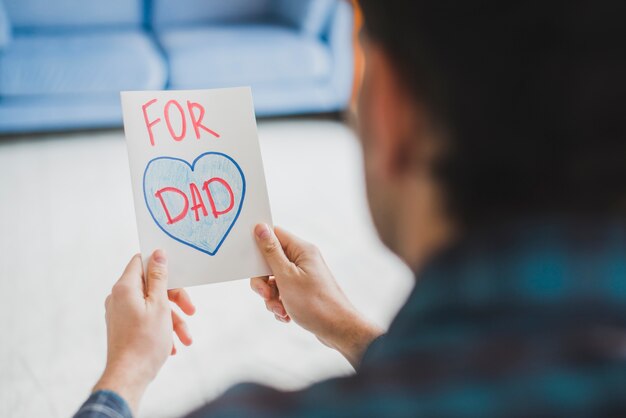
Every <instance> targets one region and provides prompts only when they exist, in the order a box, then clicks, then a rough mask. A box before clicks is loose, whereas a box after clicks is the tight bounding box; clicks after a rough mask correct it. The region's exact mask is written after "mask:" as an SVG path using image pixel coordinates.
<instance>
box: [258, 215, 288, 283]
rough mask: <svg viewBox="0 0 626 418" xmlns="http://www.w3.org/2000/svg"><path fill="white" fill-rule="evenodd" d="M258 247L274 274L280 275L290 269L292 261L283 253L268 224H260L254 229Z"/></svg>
mask: <svg viewBox="0 0 626 418" xmlns="http://www.w3.org/2000/svg"><path fill="white" fill-rule="evenodd" d="M254 236H255V237H256V241H257V245H258V246H259V249H260V250H261V253H262V254H263V257H264V258H265V261H267V264H268V265H269V266H270V269H271V270H272V272H273V273H274V274H280V273H282V272H285V271H286V270H287V269H288V268H290V266H291V265H292V264H291V261H289V259H288V258H287V256H286V255H285V253H284V251H283V247H282V246H281V244H280V241H278V238H277V237H276V235H275V234H274V232H272V230H271V228H270V227H269V226H267V225H266V224H258V225H257V226H256V227H255V228H254Z"/></svg>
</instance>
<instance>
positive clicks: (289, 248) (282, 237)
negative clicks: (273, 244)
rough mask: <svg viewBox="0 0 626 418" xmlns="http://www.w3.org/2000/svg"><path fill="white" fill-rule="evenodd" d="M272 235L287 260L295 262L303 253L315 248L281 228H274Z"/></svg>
mask: <svg viewBox="0 0 626 418" xmlns="http://www.w3.org/2000/svg"><path fill="white" fill-rule="evenodd" d="M274 233H275V234H276V237H277V238H278V240H279V241H280V243H281V244H282V246H283V250H284V251H285V255H286V256H287V258H289V260H292V261H295V260H296V259H297V258H298V256H299V255H301V254H302V253H303V252H306V251H307V250H310V249H312V248H315V247H314V245H313V244H311V243H310V242H308V241H305V240H303V239H302V238H300V237H298V236H296V235H294V234H292V233H291V232H289V231H287V230H286V229H283V228H281V227H278V226H277V227H275V228H274Z"/></svg>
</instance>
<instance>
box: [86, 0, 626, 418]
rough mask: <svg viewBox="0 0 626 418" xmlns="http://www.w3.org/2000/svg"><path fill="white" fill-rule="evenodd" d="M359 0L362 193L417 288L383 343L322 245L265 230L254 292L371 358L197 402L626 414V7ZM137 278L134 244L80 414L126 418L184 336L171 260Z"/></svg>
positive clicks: (280, 315) (317, 409)
mask: <svg viewBox="0 0 626 418" xmlns="http://www.w3.org/2000/svg"><path fill="white" fill-rule="evenodd" d="M361 5H362V8H363V14H364V18H365V34H364V48H365V53H366V71H365V76H364V82H363V87H362V92H361V98H360V109H359V128H360V134H361V137H362V144H363V151H364V162H365V173H366V180H367V192H368V198H369V204H370V209H371V212H372V215H373V219H374V222H375V225H376V227H377V229H378V232H379V234H380V237H381V239H382V241H383V242H384V243H385V244H386V245H387V246H388V247H389V248H390V249H392V250H393V251H394V252H395V253H396V254H398V255H399V256H400V257H401V258H402V259H403V260H404V261H405V262H406V263H407V264H408V265H409V266H411V268H412V269H413V270H414V271H415V272H416V277H417V283H416V287H415V290H414V291H413V294H412V295H411V296H410V298H409V299H408V301H407V303H406V305H405V307H404V308H403V309H402V310H401V312H400V313H399V315H398V317H397V318H396V319H395V321H394V322H393V324H392V325H391V328H390V329H389V331H388V332H387V333H386V335H384V336H382V337H381V334H382V330H380V329H378V328H376V327H375V326H373V325H371V324H370V323H368V322H367V321H366V320H364V319H363V318H362V316H361V315H360V314H359V313H358V312H357V311H356V310H355V309H354V308H353V307H352V305H350V303H349V301H348V300H347V299H346V297H345V296H344V295H343V293H342V292H341V289H339V287H338V286H337V284H336V282H335V281H334V279H333V277H332V274H331V273H330V271H329V270H328V268H327V267H326V265H325V264H324V261H323V259H322V257H321V255H320V254H319V252H318V251H317V250H316V249H315V247H313V246H311V245H310V244H308V243H306V242H304V241H302V240H301V239H299V238H297V237H295V236H293V235H291V234H290V233H288V232H287V231H284V230H282V229H279V228H276V229H275V230H271V229H269V228H268V227H267V226H265V225H258V226H257V227H256V229H255V235H256V239H257V241H258V244H259V247H260V249H261V251H262V252H263V254H264V255H265V257H266V259H267V262H268V263H269V265H270V267H271V269H272V272H273V273H274V276H273V277H271V278H267V277H266V278H254V279H252V280H251V286H252V288H253V289H254V290H256V291H257V292H258V293H259V294H260V295H261V296H262V297H263V299H264V300H265V303H266V305H267V307H268V308H269V309H270V310H271V311H272V312H274V314H275V315H276V318H277V319H279V320H281V321H290V320H293V321H295V322H296V323H297V324H299V325H300V326H302V327H304V328H305V329H307V330H309V331H311V332H312V333H314V334H315V335H316V336H317V337H318V338H319V339H320V340H321V341H322V342H323V343H324V344H327V345H328V346H330V347H333V348H335V349H337V350H338V351H339V352H341V353H342V354H343V355H344V356H345V357H346V358H347V359H348V360H349V361H350V362H351V363H352V364H353V365H354V366H355V368H356V369H357V373H356V374H355V375H354V376H350V377H344V378H338V379H332V380H328V381H325V382H321V383H319V384H316V385H313V386H312V387H310V388H308V389H305V390H302V391H298V392H290V393H282V392H279V391H276V390H272V389H269V388H264V387H260V386H255V385H242V386H238V387H236V388H234V389H232V390H231V391H229V392H227V393H226V394H225V395H224V396H223V397H221V398H220V399H218V400H216V401H215V402H212V403H210V404H208V405H206V406H205V407H203V408H201V409H199V410H197V411H195V412H192V413H191V415H190V417H223V416H228V417H248V416H250V417H281V416H310V417H335V416H336V417H345V416H376V417H390V416H410V417H435V416H436V417H444V416H454V417H461V416H463V417H464V416H480V417H491V416H506V417H516V416H520V417H529V416H566V417H577V416H594V417H598V416H607V417H617V416H626V359H625V356H626V309H625V308H626V161H625V158H626V135H625V128H624V125H625V123H624V120H625V117H624V104H625V103H626V82H625V78H626V54H624V50H625V46H624V39H626V30H625V29H624V28H625V27H626V25H624V24H623V22H624V18H625V17H626V3H624V2H622V1H614V2H612V1H594V2H588V1H567V2H565V1H547V0H545V1H541V2H532V1H531V2H528V1H524V2H511V1H489V0H484V1H473V2H470V1H451V0H430V1H426V0H423V1H420V0H413V1H409V0H407V1H402V0H386V1H380V0H362V1H361ZM141 274H142V273H141V265H140V261H139V258H138V257H137V256H135V257H134V258H133V259H132V260H131V262H130V264H129V265H128V267H127V268H126V271H125V272H124V274H123V275H122V277H121V278H120V280H119V281H118V283H117V284H116V285H115V287H114V288H113V291H112V293H111V295H110V296H109V298H108V299H107V327H108V358H107V366H106V369H105V372H104V374H103V376H102V378H101V379H100V381H99V382H98V383H97V384H96V386H95V388H94V393H93V394H92V396H91V397H90V398H89V400H88V401H87V402H86V403H85V404H84V405H83V407H82V408H81V410H80V411H79V412H78V413H77V415H76V416H77V417H81V418H82V417H92V416H93V417H128V416H130V415H131V411H136V410H137V408H138V404H139V400H140V398H141V394H142V392H143V390H144V389H145V387H146V386H147V385H148V384H149V382H150V381H151V380H152V379H153V378H154V377H155V376H156V374H157V373H158V371H159V369H160V367H161V365H162V364H163V363H164V362H165V360H166V359H167V357H168V354H169V353H170V351H171V350H172V327H173V329H174V331H175V333H176V334H177V335H178V336H179V338H180V340H181V341H182V342H183V343H185V344H187V343H190V342H191V341H190V336H189V335H188V332H187V331H186V329H185V327H184V323H183V322H182V320H181V319H180V318H178V317H177V316H174V317H173V318H172V317H171V314H170V307H169V304H168V292H167V261H166V256H165V254H163V253H162V252H161V251H156V252H155V253H154V254H153V256H152V258H151V260H150V261H149V264H148V268H147V271H146V284H145V288H144V287H143V285H142V277H141ZM381 281H384V278H381ZM367 285H371V286H374V285H376V284H367ZM170 299H171V300H173V301H174V302H176V303H177V304H178V305H179V306H180V307H181V308H182V309H183V311H185V312H186V313H192V312H193V305H191V302H190V301H189V298H188V297H187V295H186V294H185V293H184V291H172V292H170Z"/></svg>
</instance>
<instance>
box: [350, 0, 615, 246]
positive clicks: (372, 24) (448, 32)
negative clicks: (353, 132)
mask: <svg viewBox="0 0 626 418" xmlns="http://www.w3.org/2000/svg"><path fill="white" fill-rule="evenodd" d="M360 4H361V7H362V10H363V15H364V20H365V29H364V36H363V39H364V41H363V44H364V50H365V55H366V70H365V76H364V80H363V86H362V91H361V97H360V106H359V125H360V131H361V136H362V138H363V146H364V157H365V168H366V176H367V184H368V197H369V201H370V206H371V209H372V214H373V217H374V221H375V224H376V226H377V228H378V230H379V233H380V235H381V237H382V239H383V241H384V242H385V243H386V244H387V245H388V246H390V247H391V248H392V249H393V250H394V251H396V252H398V253H400V254H401V255H403V256H405V258H408V256H407V255H406V254H403V252H406V250H405V249H404V248H403V247H406V245H407V242H408V241H410V240H419V239H421V238H420V236H421V234H422V233H423V234H424V236H425V237H426V238H425V239H431V240H434V241H436V237H437V236H444V235H446V233H447V232H444V231H448V232H449V229H450V228H454V229H455V230H459V229H466V228H478V227H481V226H483V225H485V224H488V223H492V222H496V221H502V220H506V219H509V218H513V217H519V216H532V215H543V214H548V213H550V214H555V213H556V214H583V213H584V214H592V215H593V216H606V215H610V214H618V215H619V216H623V215H624V214H625V213H626V130H625V127H624V126H625V123H624V122H626V116H625V115H626V113H625V110H624V109H626V108H625V103H626V53H625V52H624V51H625V50H626V48H625V42H624V39H626V25H624V24H623V21H624V17H626V2H623V1H594V2H589V1H550V0H546V1H541V2H528V1H519V2H517V1H515V2H511V1H495V0H483V1H462V0H458V1H452V0H430V1H423V0H422V1H420V0H385V1H380V0H360ZM409 225H411V227H409ZM433 228H434V230H433ZM416 229H419V230H416ZM429 229H430V231H428V230H429ZM411 235H415V236H417V237H415V238H410V236H411ZM433 236H434V237H435V238H432V237H433ZM428 237H431V238H428ZM434 241H433V242H434ZM429 245H430V244H427V243H422V244H419V243H415V242H414V243H413V244H412V247H414V248H418V247H420V246H423V247H428V246H429Z"/></svg>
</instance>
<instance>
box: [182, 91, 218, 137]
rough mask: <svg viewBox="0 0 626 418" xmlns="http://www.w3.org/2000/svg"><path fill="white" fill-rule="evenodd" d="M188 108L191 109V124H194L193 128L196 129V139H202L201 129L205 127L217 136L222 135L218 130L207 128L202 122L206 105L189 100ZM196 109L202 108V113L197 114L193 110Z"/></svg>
mask: <svg viewBox="0 0 626 418" xmlns="http://www.w3.org/2000/svg"><path fill="white" fill-rule="evenodd" d="M187 109H189V115H190V116H191V124H192V125H193V130H194V131H196V139H200V129H204V130H205V131H207V132H208V133H210V134H211V135H213V136H214V137H216V138H219V137H220V135H219V134H218V133H217V132H215V131H213V130H212V129H209V128H207V127H206V126H204V125H203V124H202V118H203V117H204V107H202V105H201V104H200V103H195V102H191V101H189V100H187ZM194 109H200V114H199V115H196V114H195V113H194V112H193V110H194Z"/></svg>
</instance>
